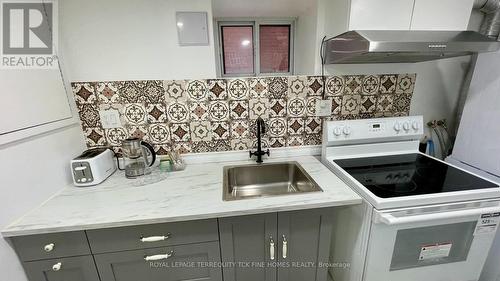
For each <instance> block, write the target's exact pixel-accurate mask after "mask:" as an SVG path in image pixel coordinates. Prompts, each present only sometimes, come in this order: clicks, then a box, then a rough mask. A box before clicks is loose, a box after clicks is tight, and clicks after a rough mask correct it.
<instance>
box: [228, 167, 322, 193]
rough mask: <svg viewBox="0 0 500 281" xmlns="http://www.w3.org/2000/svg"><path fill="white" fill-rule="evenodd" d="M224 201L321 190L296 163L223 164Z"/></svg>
mask: <svg viewBox="0 0 500 281" xmlns="http://www.w3.org/2000/svg"><path fill="white" fill-rule="evenodd" d="M223 188H224V191H223V193H224V194H223V199H224V201H230V200H239V199H246V198H254V197H264V196H266V197H267V196H277V195H285V194H300V193H305V192H315V191H316V192H317V191H320V192H322V191H323V190H321V188H320V187H319V186H318V184H317V183H316V182H315V181H314V180H313V179H312V178H311V177H310V176H309V175H308V174H307V173H306V172H305V171H304V169H303V168H302V166H300V165H299V163H297V162H295V161H294V162H279V163H264V164H254V165H241V166H226V167H224V187H223Z"/></svg>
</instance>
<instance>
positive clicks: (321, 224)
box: [278, 209, 333, 281]
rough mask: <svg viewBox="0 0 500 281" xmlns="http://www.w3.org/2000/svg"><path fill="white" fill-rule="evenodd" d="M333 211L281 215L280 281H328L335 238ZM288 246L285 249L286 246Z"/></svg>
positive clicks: (279, 228)
mask: <svg viewBox="0 0 500 281" xmlns="http://www.w3.org/2000/svg"><path fill="white" fill-rule="evenodd" d="M332 218H333V216H332V215H331V209H315V210H303V211H294V212H284V213H278V235H279V244H280V247H279V249H278V252H279V255H278V258H279V260H280V261H283V262H286V266H281V267H278V281H305V280H308V281H313V280H316V281H326V280H327V276H328V268H327V267H326V266H325V265H326V263H327V262H328V260H329V255H330V243H331V237H332V226H333V224H332V221H333V220H332ZM285 242H286V246H284V244H285Z"/></svg>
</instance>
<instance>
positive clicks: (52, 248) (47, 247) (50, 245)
mask: <svg viewBox="0 0 500 281" xmlns="http://www.w3.org/2000/svg"><path fill="white" fill-rule="evenodd" d="M54 246H55V245H54V243H50V244H47V245H45V246H43V250H44V251H45V252H47V253H48V252H50V251H52V250H54Z"/></svg>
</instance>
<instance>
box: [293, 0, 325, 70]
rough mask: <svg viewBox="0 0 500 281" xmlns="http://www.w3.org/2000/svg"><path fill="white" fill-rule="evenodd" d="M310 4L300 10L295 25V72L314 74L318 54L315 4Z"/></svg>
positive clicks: (314, 2) (313, 2)
mask: <svg viewBox="0 0 500 281" xmlns="http://www.w3.org/2000/svg"><path fill="white" fill-rule="evenodd" d="M311 2H312V3H311V5H310V6H309V7H306V8H305V10H304V11H302V12H301V13H300V14H299V16H298V18H297V22H296V27H295V36H296V37H295V50H294V53H295V56H294V58H295V62H294V65H295V74H296V75H312V74H315V61H316V60H317V57H318V55H319V52H318V50H317V49H319V46H318V45H317V44H316V40H317V39H316V38H317V36H316V24H317V17H318V15H317V5H316V1H315V0H314V1H311Z"/></svg>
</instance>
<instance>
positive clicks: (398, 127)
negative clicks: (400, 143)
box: [394, 122, 401, 132]
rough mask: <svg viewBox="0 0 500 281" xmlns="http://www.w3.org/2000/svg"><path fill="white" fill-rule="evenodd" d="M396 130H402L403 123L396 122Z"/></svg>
mask: <svg viewBox="0 0 500 281" xmlns="http://www.w3.org/2000/svg"><path fill="white" fill-rule="evenodd" d="M394 131H396V132H399V131H401V124H400V123H399V122H397V123H396V124H394Z"/></svg>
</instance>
